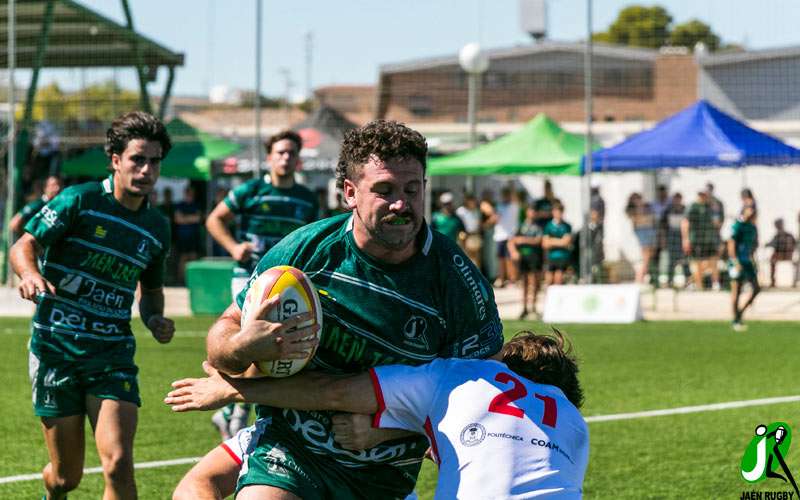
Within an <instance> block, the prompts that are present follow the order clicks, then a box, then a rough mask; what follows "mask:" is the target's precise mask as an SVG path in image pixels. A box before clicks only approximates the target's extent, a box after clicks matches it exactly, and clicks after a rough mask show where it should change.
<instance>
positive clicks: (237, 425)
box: [228, 404, 250, 436]
mask: <svg viewBox="0 0 800 500" xmlns="http://www.w3.org/2000/svg"><path fill="white" fill-rule="evenodd" d="M249 418H250V405H241V404H237V405H236V406H235V407H234V408H233V413H231V421H230V424H228V430H229V432H230V433H231V436H235V435H236V433H237V432H239V431H240V430H242V429H244V428H245V427H247V420H248V419H249Z"/></svg>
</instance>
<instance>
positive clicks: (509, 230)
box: [494, 187, 519, 288]
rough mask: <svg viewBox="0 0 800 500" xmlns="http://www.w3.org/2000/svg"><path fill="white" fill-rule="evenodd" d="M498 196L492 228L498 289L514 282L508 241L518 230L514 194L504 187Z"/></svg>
mask: <svg viewBox="0 0 800 500" xmlns="http://www.w3.org/2000/svg"><path fill="white" fill-rule="evenodd" d="M500 196H501V201H500V204H498V205H497V224H496V225H495V227H494V242H495V246H496V252H497V270H498V273H497V280H496V281H495V286H496V287H498V288H500V287H504V286H505V285H506V284H508V282H510V281H511V282H513V281H515V278H516V276H515V274H516V273H515V269H514V264H513V262H511V259H509V255H508V240H509V238H511V237H513V236H514V235H515V234H517V229H518V228H519V204H518V203H517V201H516V193H514V191H513V190H512V189H511V188H510V187H505V188H503V190H502V191H501V192H500Z"/></svg>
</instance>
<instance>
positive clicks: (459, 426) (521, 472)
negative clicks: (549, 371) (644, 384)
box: [370, 359, 589, 500]
mask: <svg viewBox="0 0 800 500" xmlns="http://www.w3.org/2000/svg"><path fill="white" fill-rule="evenodd" d="M370 375H371V377H372V383H373V387H374V389H375V396H376V398H377V400H378V404H379V408H380V409H379V411H378V413H376V414H375V421H374V426H375V427H381V428H393V429H405V430H408V431H412V432H419V433H424V434H426V435H427V436H428V439H429V440H430V443H431V449H432V451H433V454H434V458H435V459H436V461H437V463H438V464H439V482H438V484H437V486H436V498H475V499H480V500H486V499H497V498H519V499H521V498H530V497H534V496H548V495H550V496H553V497H557V498H581V494H582V485H583V477H584V474H585V472H586V466H587V464H588V461H589V432H588V429H587V427H586V422H585V421H584V420H583V417H582V416H581V414H580V412H579V411H578V409H577V408H575V406H574V405H573V404H572V403H570V402H569V400H568V399H567V398H566V396H564V393H563V392H562V391H561V390H560V389H559V388H557V387H554V386H552V385H543V384H537V383H534V382H531V381H530V380H527V379H525V378H523V377H520V376H519V375H517V374H515V373H514V372H512V371H511V370H510V369H509V368H508V367H507V366H506V365H505V364H503V363H500V362H498V361H492V360H466V359H437V360H435V361H433V362H431V363H429V364H426V365H422V366H416V367H412V366H403V365H389V366H379V367H375V368H372V369H371V370H370Z"/></svg>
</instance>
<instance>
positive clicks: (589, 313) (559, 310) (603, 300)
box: [543, 285, 642, 323]
mask: <svg viewBox="0 0 800 500" xmlns="http://www.w3.org/2000/svg"><path fill="white" fill-rule="evenodd" d="M543 319H544V322H545V323H633V322H634V321H636V320H639V319H642V307H641V304H640V301H639V286H638V285H551V286H549V287H548V288H547V297H546V298H545V303H544V318H543Z"/></svg>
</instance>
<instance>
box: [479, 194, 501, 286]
mask: <svg viewBox="0 0 800 500" xmlns="http://www.w3.org/2000/svg"><path fill="white" fill-rule="evenodd" d="M478 208H479V209H480V212H481V231H482V241H483V248H482V249H481V274H483V276H484V277H485V278H486V279H487V280H488V281H489V283H491V282H493V281H494V279H495V277H496V276H497V253H496V252H495V247H494V226H495V225H496V224H497V211H496V210H495V209H494V197H493V195H492V192H491V191H489V190H486V191H484V192H483V193H482V194H481V203H480V205H478Z"/></svg>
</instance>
